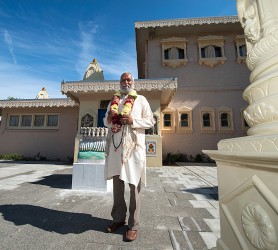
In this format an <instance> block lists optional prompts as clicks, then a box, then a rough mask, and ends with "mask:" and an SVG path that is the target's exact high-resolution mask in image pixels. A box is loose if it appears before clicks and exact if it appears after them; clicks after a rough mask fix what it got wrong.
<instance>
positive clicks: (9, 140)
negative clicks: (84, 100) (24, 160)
mask: <svg viewBox="0 0 278 250" xmlns="http://www.w3.org/2000/svg"><path fill="white" fill-rule="evenodd" d="M78 109H79V108H77V107H75V108H70V107H67V108H61V107H60V108H43V107H40V108H24V109H20V108H17V109H12V108H11V109H8V108H6V109H3V114H2V115H3V117H2V123H1V127H0V138H1V140H0V154H10V153H17V154H23V155H24V156H30V157H33V156H34V155H36V154H38V153H40V155H41V156H44V157H46V158H47V159H49V160H58V159H59V160H68V159H69V158H73V152H74V138H75V136H76V133H77V123H78ZM32 113H36V114H39V113H42V114H45V113H55V114H58V115H59V126H58V129H54V130H46V129H45V130H42V129H40V130H27V129H25V130H22V129H21V130H15V129H13V130H11V129H7V128H6V121H7V116H8V114H32Z"/></svg>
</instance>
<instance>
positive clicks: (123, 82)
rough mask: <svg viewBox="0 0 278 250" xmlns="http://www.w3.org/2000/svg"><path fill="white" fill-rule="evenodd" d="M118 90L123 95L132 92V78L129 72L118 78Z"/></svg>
mask: <svg viewBox="0 0 278 250" xmlns="http://www.w3.org/2000/svg"><path fill="white" fill-rule="evenodd" d="M120 89H121V92H122V93H123V94H125V95H126V94H128V93H130V92H131V91H132V90H134V78H133V76H132V75H131V73H129V72H124V73H123V74H122V75H121V78H120Z"/></svg>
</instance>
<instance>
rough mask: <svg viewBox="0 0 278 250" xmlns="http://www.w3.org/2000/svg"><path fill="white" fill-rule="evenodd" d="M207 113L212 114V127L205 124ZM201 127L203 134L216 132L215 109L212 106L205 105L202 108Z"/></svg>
mask: <svg viewBox="0 0 278 250" xmlns="http://www.w3.org/2000/svg"><path fill="white" fill-rule="evenodd" d="M205 113H208V114H210V125H211V126H210V127H206V126H204V124H203V115H204V114H205ZM200 128H201V133H202V134H214V133H215V132H216V129H215V114H214V109H213V108H211V107H203V108H201V109H200Z"/></svg>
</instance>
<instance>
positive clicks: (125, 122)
mask: <svg viewBox="0 0 278 250" xmlns="http://www.w3.org/2000/svg"><path fill="white" fill-rule="evenodd" d="M120 122H121V124H123V125H132V123H133V119H132V117H131V115H123V116H122V117H121V119H120Z"/></svg>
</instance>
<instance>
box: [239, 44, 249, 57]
mask: <svg viewBox="0 0 278 250" xmlns="http://www.w3.org/2000/svg"><path fill="white" fill-rule="evenodd" d="M246 54H247V50H246V45H245V44H244V45H242V46H239V55H240V56H242V57H244V56H246Z"/></svg>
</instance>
